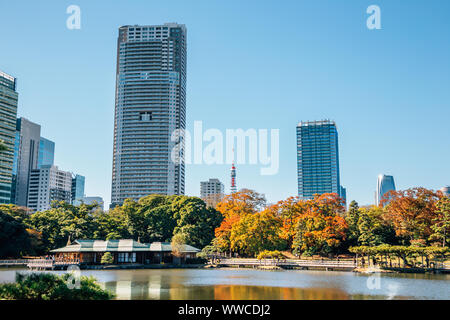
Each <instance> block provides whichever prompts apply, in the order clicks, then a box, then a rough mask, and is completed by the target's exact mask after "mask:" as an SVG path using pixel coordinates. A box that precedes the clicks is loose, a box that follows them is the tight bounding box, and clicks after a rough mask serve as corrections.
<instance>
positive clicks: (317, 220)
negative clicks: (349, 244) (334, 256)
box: [293, 193, 348, 255]
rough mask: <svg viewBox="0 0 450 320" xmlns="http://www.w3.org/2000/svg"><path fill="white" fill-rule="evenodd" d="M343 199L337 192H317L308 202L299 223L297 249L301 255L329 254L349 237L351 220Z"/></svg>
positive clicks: (295, 250)
mask: <svg viewBox="0 0 450 320" xmlns="http://www.w3.org/2000/svg"><path fill="white" fill-rule="evenodd" d="M342 202H343V201H342V199H341V198H340V197H339V196H338V195H337V194H334V193H325V194H322V195H316V196H315V197H314V199H312V200H308V201H304V205H305V212H304V213H302V214H300V216H299V217H298V222H297V225H296V230H295V231H296V234H295V239H294V244H293V248H294V252H296V253H297V254H300V253H305V254H308V255H311V254H322V255H325V254H329V253H332V252H334V251H336V249H337V248H338V247H339V246H340V244H341V243H342V241H343V240H345V238H346V231H347V229H348V226H347V223H346V221H345V219H344V217H342V213H343V212H344V210H345V209H344V206H343V203H342Z"/></svg>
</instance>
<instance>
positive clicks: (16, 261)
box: [0, 259, 28, 266]
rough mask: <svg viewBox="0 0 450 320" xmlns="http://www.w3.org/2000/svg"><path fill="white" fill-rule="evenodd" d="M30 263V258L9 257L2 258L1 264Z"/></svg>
mask: <svg viewBox="0 0 450 320" xmlns="http://www.w3.org/2000/svg"><path fill="white" fill-rule="evenodd" d="M27 263H28V259H15V260H13V259H8V260H0V266H10V265H26V264H27Z"/></svg>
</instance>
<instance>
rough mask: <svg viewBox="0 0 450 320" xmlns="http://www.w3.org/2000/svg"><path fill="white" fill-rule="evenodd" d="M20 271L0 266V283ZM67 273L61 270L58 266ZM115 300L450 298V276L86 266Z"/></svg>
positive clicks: (89, 273)
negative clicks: (107, 268) (106, 268)
mask: <svg viewBox="0 0 450 320" xmlns="http://www.w3.org/2000/svg"><path fill="white" fill-rule="evenodd" d="M17 271H20V272H26V270H14V269H0V282H12V281H14V277H15V273H16V272H17ZM54 272H56V273H63V272H62V271H54ZM81 274H82V275H86V276H94V277H95V278H96V279H97V280H98V281H99V283H100V284H101V285H102V286H103V287H104V288H106V289H107V290H109V291H111V292H113V293H114V294H115V295H116V299H125V300H128V299H136V300H137V299H152V300H154V299H156V300H158V299H175V300H185V299H186V300H190V299H195V300H202V299H218V300H224V299H243V300H247V299H248V300H253V299H254V300H277V299H282V300H311V299H313V300H345V299H445V300H450V275H443V274H441V275H439V274H438V275H432V274H371V275H367V274H357V273H353V272H333V271H304V270H298V271H295V270H289V271H262V270H252V269H165V270H162V269H147V270H145V269H144V270H142V269H141V270H82V271H81Z"/></svg>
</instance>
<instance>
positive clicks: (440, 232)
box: [430, 197, 450, 247]
mask: <svg viewBox="0 0 450 320" xmlns="http://www.w3.org/2000/svg"><path fill="white" fill-rule="evenodd" d="M436 208H437V212H436V213H437V216H436V218H434V219H433V223H434V224H433V225H432V226H431V229H432V230H433V234H432V235H431V236H430V240H437V241H441V243H442V247H445V246H446V245H447V237H448V235H449V234H450V198H449V197H443V198H441V199H440V200H439V201H438V202H437V203H436Z"/></svg>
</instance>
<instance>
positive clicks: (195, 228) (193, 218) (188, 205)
mask: <svg viewBox="0 0 450 320" xmlns="http://www.w3.org/2000/svg"><path fill="white" fill-rule="evenodd" d="M172 208H173V209H172V210H173V212H174V219H175V220H176V227H175V229H174V231H173V233H174V236H175V235H177V234H179V233H181V234H182V235H183V237H184V239H185V241H186V243H187V244H189V245H192V246H194V247H198V248H203V247H205V246H206V245H208V244H209V243H210V242H211V240H212V239H213V238H214V230H215V229H216V228H217V227H218V226H220V223H221V222H222V215H221V214H220V213H219V212H218V211H217V210H215V209H214V208H207V207H206V203H205V202H204V201H203V200H202V199H200V198H197V197H186V196H180V197H177V198H176V199H175V200H174V201H173V203H172Z"/></svg>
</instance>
